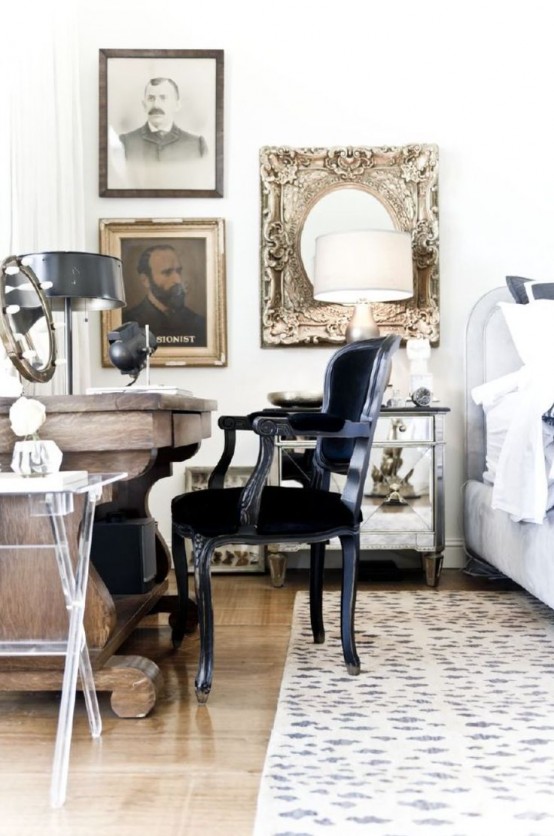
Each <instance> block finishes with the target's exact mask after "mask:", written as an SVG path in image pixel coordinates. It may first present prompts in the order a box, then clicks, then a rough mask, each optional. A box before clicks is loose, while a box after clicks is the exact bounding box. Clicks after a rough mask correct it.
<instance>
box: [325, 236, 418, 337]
mask: <svg viewBox="0 0 554 836" xmlns="http://www.w3.org/2000/svg"><path fill="white" fill-rule="evenodd" d="M411 296H413V262H412V240H411V235H410V233H409V232H398V231H396V230H388V229H364V230H357V231H354V232H332V233H329V234H328V235H321V236H320V237H319V238H317V239H316V243H315V272H314V299H317V300H319V301H321V302H335V303H337V302H338V303H340V304H343V305H356V310H355V311H354V315H353V319H354V320H356V318H357V319H358V320H360V318H361V320H362V321H359V322H358V324H357V325H356V324H355V322H353V323H351V325H352V327H353V328H354V330H355V334H353V333H352V329H350V332H349V331H348V330H347V335H346V338H347V340H348V341H349V342H351V341H352V340H354V339H367V338H369V337H375V336H378V335H379V328H378V327H377V325H376V324H375V322H374V320H373V316H372V315H371V309H370V303H371V302H393V301H400V300H402V299H409V298H410V297H411ZM360 308H361V310H360ZM364 321H365V326H364V324H363V322H364ZM349 328H350V326H349ZM360 329H361V331H360Z"/></svg>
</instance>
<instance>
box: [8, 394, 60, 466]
mask: <svg viewBox="0 0 554 836" xmlns="http://www.w3.org/2000/svg"><path fill="white" fill-rule="evenodd" d="M45 420H46V408H45V406H44V404H42V403H41V402H40V401H37V400H34V399H33V398H25V397H21V398H18V399H17V400H16V401H15V402H14V403H13V404H12V405H11V407H10V423H11V428H12V431H13V433H14V435H17V436H20V437H23V441H16V442H15V444H14V447H13V456H12V462H11V467H12V470H13V471H14V472H15V473H19V474H20V475H21V476H44V475H45V474H47V473H57V471H58V470H59V469H60V467H61V463H62V451H61V450H60V448H59V447H58V445H57V444H56V443H55V442H54V441H43V440H42V439H40V438H39V435H38V431H39V429H40V428H41V427H42V425H43V424H44V422H45Z"/></svg>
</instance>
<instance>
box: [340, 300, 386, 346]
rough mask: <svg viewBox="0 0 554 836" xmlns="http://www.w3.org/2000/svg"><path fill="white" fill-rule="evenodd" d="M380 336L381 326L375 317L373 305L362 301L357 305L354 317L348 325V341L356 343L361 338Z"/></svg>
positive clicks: (346, 335)
mask: <svg viewBox="0 0 554 836" xmlns="http://www.w3.org/2000/svg"><path fill="white" fill-rule="evenodd" d="M379 336H380V332H379V326H378V325H377V323H376V322H375V320H374V319H373V313H372V310H371V305H370V304H369V303H367V302H360V303H359V304H358V305H355V306H354V312H353V313H352V318H351V320H350V322H349V323H348V325H347V327H346V332H345V337H346V342H347V343H355V342H358V341H359V340H371V339H373V338H374V337H379Z"/></svg>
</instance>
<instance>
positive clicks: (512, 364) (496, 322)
mask: <svg viewBox="0 0 554 836" xmlns="http://www.w3.org/2000/svg"><path fill="white" fill-rule="evenodd" d="M512 301H513V299H512V296H511V295H510V292H509V290H508V288H507V287H497V288H495V289H494V290H490V291H489V292H488V293H485V295H484V296H482V297H481V298H480V299H479V301H478V302H476V304H475V306H474V307H473V310H472V311H471V313H470V315H469V320H468V323H467V329H466V345H465V358H466V389H465V411H466V424H465V467H466V472H465V478H466V479H477V480H478V481H482V479H483V471H484V470H485V418H484V414H483V408H482V407H481V406H477V405H476V404H475V403H474V402H473V399H472V397H471V390H472V389H473V387H474V386H478V385H479V384H480V383H485V382H486V381H487V380H494V378H495V377H500V376H501V375H503V374H508V373H509V372H513V371H515V370H516V369H519V368H520V366H521V360H520V359H519V357H518V355H517V353H516V350H515V348H514V344H513V342H512V338H511V337H510V334H509V332H508V329H507V327H506V323H505V322H504V317H503V316H502V312H501V311H500V309H499V308H498V307H497V302H512ZM514 304H515V303H514Z"/></svg>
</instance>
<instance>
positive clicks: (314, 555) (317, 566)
mask: <svg viewBox="0 0 554 836" xmlns="http://www.w3.org/2000/svg"><path fill="white" fill-rule="evenodd" d="M324 564H325V543H312V545H311V547H310V620H311V625H312V634H313V637H314V642H315V644H323V643H324V641H325V627H324V625H323V571H324Z"/></svg>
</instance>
